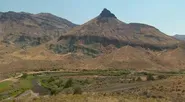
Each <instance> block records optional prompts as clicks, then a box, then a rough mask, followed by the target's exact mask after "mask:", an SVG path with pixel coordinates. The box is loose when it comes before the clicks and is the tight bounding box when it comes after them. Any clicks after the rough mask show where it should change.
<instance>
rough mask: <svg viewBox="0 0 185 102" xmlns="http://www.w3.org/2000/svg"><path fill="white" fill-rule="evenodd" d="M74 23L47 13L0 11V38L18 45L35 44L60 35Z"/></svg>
mask: <svg viewBox="0 0 185 102" xmlns="http://www.w3.org/2000/svg"><path fill="white" fill-rule="evenodd" d="M75 26H76V24H73V23H72V22H70V21H68V20H66V19H63V18H60V17H57V16H55V15H52V14H49V13H39V14H30V13H25V12H12V11H10V12H1V13H0V35H1V37H0V40H1V41H2V42H4V43H8V44H16V45H20V46H26V45H31V46H36V45H39V44H42V43H45V42H47V41H50V40H52V39H54V38H57V37H59V36H61V35H62V34H63V33H66V32H67V31H68V30H70V29H71V28H73V27H75Z"/></svg>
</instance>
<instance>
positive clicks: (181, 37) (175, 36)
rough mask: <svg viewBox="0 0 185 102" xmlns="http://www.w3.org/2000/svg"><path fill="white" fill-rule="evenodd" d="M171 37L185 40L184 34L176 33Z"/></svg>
mask: <svg viewBox="0 0 185 102" xmlns="http://www.w3.org/2000/svg"><path fill="white" fill-rule="evenodd" d="M173 37H174V38H176V39H178V40H185V35H179V34H176V35H174V36H173Z"/></svg>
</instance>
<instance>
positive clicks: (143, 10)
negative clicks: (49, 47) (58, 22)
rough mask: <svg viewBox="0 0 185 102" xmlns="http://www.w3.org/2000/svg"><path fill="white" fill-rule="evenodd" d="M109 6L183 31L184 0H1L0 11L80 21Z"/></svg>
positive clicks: (131, 18) (125, 16) (128, 18)
mask: <svg viewBox="0 0 185 102" xmlns="http://www.w3.org/2000/svg"><path fill="white" fill-rule="evenodd" d="M103 8H107V9H109V10H110V11H111V12H113V13H114V14H115V15H116V16H117V18H118V19H120V20H122V21H123V22H126V23H130V22H139V23H146V24H149V25H153V26H155V27H157V28H158V29H160V30H161V31H163V32H164V33H166V34H169V35H174V34H185V0H0V11H3V12H5V11H16V12H19V11H24V12H30V13H40V12H49V13H52V14H55V15H57V16H60V17H62V18H66V19H68V20H70V21H72V22H74V23H77V24H83V23H85V22H86V21H88V20H90V19H92V18H94V17H96V16H97V15H99V13H100V12H101V11H102V9H103Z"/></svg>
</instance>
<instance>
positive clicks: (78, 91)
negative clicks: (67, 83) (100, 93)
mask: <svg viewBox="0 0 185 102" xmlns="http://www.w3.org/2000/svg"><path fill="white" fill-rule="evenodd" d="M73 94H82V89H81V88H80V87H75V88H74V92H73Z"/></svg>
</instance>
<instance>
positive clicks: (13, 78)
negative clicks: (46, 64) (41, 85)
mask: <svg viewBox="0 0 185 102" xmlns="http://www.w3.org/2000/svg"><path fill="white" fill-rule="evenodd" d="M47 72H48V73H51V72H53V73H54V72H62V71H38V72H25V73H26V74H28V75H31V74H41V73H47ZM22 75H23V73H21V74H19V75H17V76H15V77H11V78H7V79H3V80H0V83H1V82H4V81H17V79H18V78H20V77H22Z"/></svg>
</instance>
